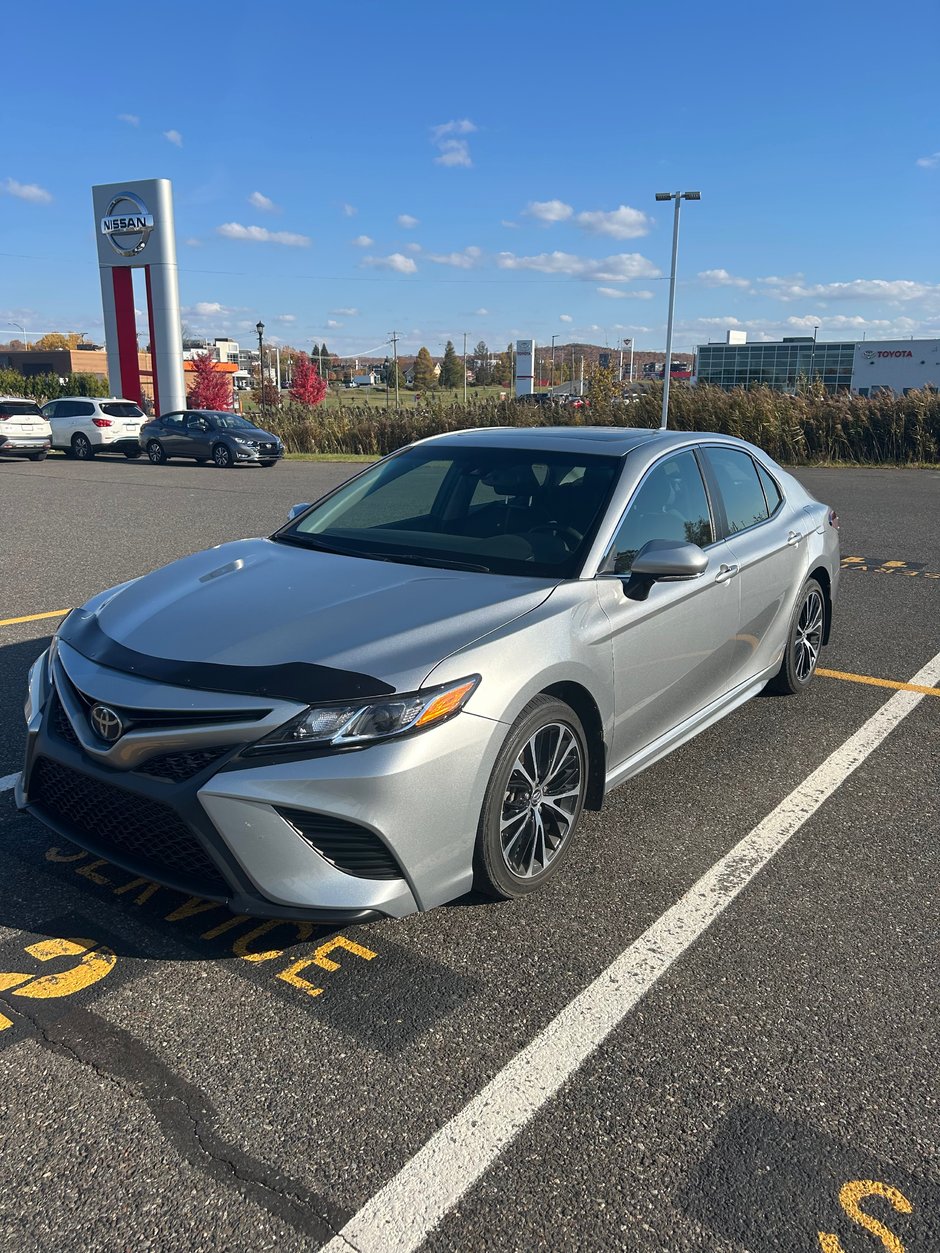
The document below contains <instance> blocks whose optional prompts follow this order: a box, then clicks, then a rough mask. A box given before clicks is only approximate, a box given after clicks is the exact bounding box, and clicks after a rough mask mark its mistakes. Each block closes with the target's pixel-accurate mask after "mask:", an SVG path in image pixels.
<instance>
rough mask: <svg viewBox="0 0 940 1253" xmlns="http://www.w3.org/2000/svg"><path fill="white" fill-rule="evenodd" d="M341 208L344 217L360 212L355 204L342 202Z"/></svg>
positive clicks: (353, 215)
mask: <svg viewBox="0 0 940 1253" xmlns="http://www.w3.org/2000/svg"><path fill="white" fill-rule="evenodd" d="M340 209H341V210H342V213H343V217H344V218H353V217H355V216H356V214H357V213H358V212H359V210H358V209H357V208H356V206H355V205H354V204H341V205H340Z"/></svg>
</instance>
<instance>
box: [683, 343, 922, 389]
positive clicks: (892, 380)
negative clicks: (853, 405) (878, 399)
mask: <svg viewBox="0 0 940 1253" xmlns="http://www.w3.org/2000/svg"><path fill="white" fill-rule="evenodd" d="M814 379H818V380H819V381H820V382H821V383H822V384H823V386H824V387H825V388H826V390H827V391H830V392H846V391H852V392H857V393H858V394H859V395H860V396H871V395H877V394H878V392H882V391H890V392H894V393H895V394H896V395H906V394H907V392H909V391H913V390H915V389H919V388H924V387H933V388H940V340H938V339H894V340H890V339H889V340H877V341H876V340H867V341H866V340H863V341H862V342H860V343H858V342H856V341H854V340H853V341H851V342H848V341H844V342H837V343H833V342H828V341H824V340H819V341H816V340H814V339H813V337H812V336H811V335H809V336H793V337H791V338H789V339H782V340H780V341H778V342H770V343H752V344H749V343H748V342H747V338H746V336H745V334H744V332H742V331H729V332H728V336H727V339H726V340H724V341H723V342H721V343H716V344H700V345H699V347H698V350H697V354H696V372H695V381H696V382H698V383H712V384H714V385H715V386H717V387H723V388H725V390H730V389H731V388H733V387H772V388H773V389H774V390H775V391H784V392H795V391H796V390H797V388H798V387H799V386H800V385H801V384H805V383H807V382H809V381H811V380H814Z"/></svg>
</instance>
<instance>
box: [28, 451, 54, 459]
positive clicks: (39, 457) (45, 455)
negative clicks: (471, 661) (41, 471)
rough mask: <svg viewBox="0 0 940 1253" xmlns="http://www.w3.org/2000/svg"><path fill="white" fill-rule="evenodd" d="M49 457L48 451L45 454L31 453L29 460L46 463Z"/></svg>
mask: <svg viewBox="0 0 940 1253" xmlns="http://www.w3.org/2000/svg"><path fill="white" fill-rule="evenodd" d="M48 455H49V453H48V450H46V451H44V452H31V453H30V454H29V460H30V461H45V459H46V457H47V456H48Z"/></svg>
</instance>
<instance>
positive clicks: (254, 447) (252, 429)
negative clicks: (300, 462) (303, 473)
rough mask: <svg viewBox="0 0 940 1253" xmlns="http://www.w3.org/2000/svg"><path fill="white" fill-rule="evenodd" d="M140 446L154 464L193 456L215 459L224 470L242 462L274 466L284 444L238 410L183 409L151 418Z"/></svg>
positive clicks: (202, 458) (143, 428)
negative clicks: (241, 414) (227, 411)
mask: <svg viewBox="0 0 940 1253" xmlns="http://www.w3.org/2000/svg"><path fill="white" fill-rule="evenodd" d="M140 446H141V448H143V449H144V450H145V451H146V453H147V456H148V457H149V458H150V460H151V461H152V462H153V464H154V465H157V466H160V465H163V464H164V462H166V461H169V460H170V458H171V457H192V458H193V459H194V460H195V461H197V462H198V463H199V465H204V464H205V463H206V462H207V461H213V462H215V464H216V465H217V466H218V467H219V468H220V469H222V470H229V469H231V468H232V467H233V466H236V465H239V464H246V463H248V464H251V463H254V464H255V465H262V466H273V465H274V463H275V462H276V461H279V460H280V458H281V457H283V456H284V445H283V444H282V443H281V441H280V440H279V439H278V437H277V436H276V435H272V434H271V432H270V431H262V430H261V429H260V428H259V427H257V426H255V425H254V424H253V423H251V422H249V421H248V419H247V418H241V417H239V416H238V414H237V413H222V412H217V411H216V410H213V409H181V410H179V411H178V412H176V413H165V414H163V416H162V417H159V418H151V420H150V421H149V422H145V423H144V425H143V426H142V427H141V428H140Z"/></svg>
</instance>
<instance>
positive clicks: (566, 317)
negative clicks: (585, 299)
mask: <svg viewBox="0 0 940 1253" xmlns="http://www.w3.org/2000/svg"><path fill="white" fill-rule="evenodd" d="M558 321H559V322H573V321H574V318H573V317H572V316H571V314H570V313H559V315H558Z"/></svg>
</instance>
